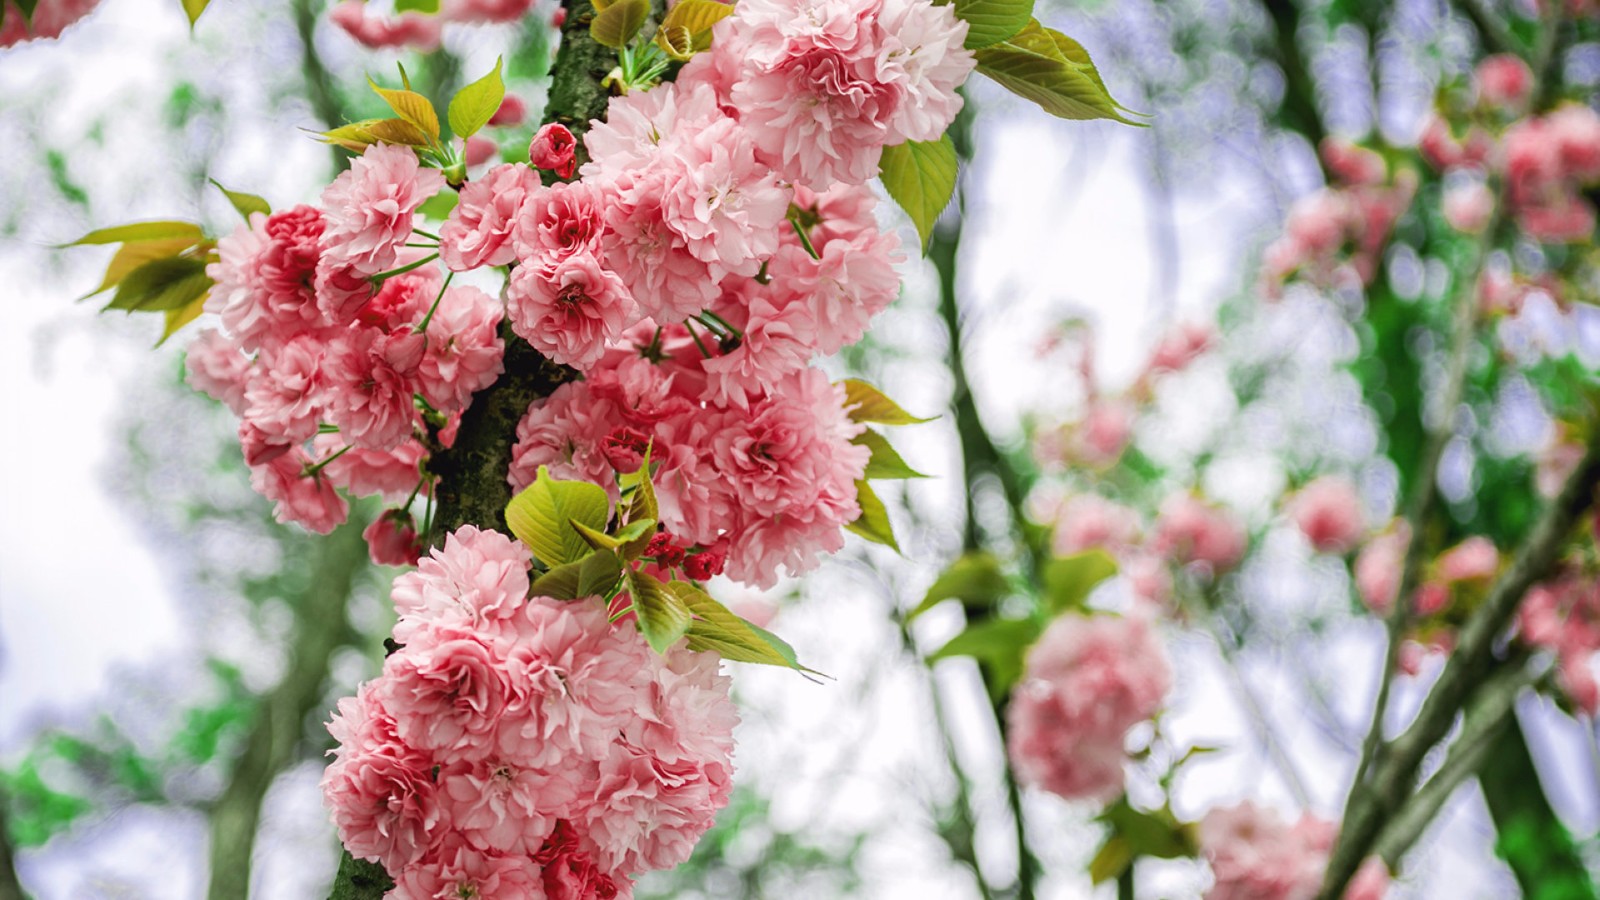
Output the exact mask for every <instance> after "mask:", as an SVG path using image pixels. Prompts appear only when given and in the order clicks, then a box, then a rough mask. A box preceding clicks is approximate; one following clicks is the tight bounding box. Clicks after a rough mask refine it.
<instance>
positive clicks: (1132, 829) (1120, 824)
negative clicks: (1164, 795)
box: [1096, 795, 1200, 877]
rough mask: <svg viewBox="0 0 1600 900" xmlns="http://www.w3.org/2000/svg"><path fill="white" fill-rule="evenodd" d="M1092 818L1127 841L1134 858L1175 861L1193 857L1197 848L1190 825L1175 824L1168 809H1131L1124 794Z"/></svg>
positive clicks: (1174, 819) (1176, 821) (1175, 820)
mask: <svg viewBox="0 0 1600 900" xmlns="http://www.w3.org/2000/svg"><path fill="white" fill-rule="evenodd" d="M1096 818H1098V819H1099V820H1100V821H1102V822H1104V823H1106V824H1107V825H1109V826H1110V827H1111V833H1112V834H1114V835H1117V836H1119V837H1121V838H1122V839H1123V840H1125V841H1127V842H1128V848H1129V849H1130V850H1131V851H1132V852H1133V855H1134V856H1154V857H1157V858H1159V859H1179V858H1182V857H1185V856H1193V855H1194V854H1195V853H1197V852H1198V851H1199V849H1200V848H1199V846H1198V844H1197V842H1196V840H1195V834H1194V826H1192V825H1189V824H1187V823H1184V822H1179V821H1178V817H1177V816H1175V815H1173V814H1172V810H1171V809H1168V808H1165V807H1163V808H1161V809H1157V810H1152V811H1150V812H1145V811H1144V810H1141V809H1135V808H1134V807H1133V805H1132V804H1130V803H1129V802H1128V797H1127V795H1123V796H1122V797H1120V798H1118V799H1117V801H1116V802H1115V803H1112V804H1111V805H1110V806H1107V807H1106V809H1105V811H1104V812H1102V813H1101V814H1100V815H1099V816H1097V817H1096ZM1113 877H1115V876H1113Z"/></svg>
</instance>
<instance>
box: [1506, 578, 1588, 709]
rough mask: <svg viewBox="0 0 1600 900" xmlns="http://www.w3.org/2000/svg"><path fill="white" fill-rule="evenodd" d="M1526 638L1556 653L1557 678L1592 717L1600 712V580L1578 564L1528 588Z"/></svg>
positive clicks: (1521, 613)
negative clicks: (1557, 575)
mask: <svg viewBox="0 0 1600 900" xmlns="http://www.w3.org/2000/svg"><path fill="white" fill-rule="evenodd" d="M1517 616H1518V618H1517V621H1518V624H1519V626H1520V628H1521V632H1522V639H1523V640H1524V641H1527V642H1528V643H1529V644H1532V645H1534V646H1536V647H1543V648H1545V649H1548V650H1550V651H1552V652H1554V653H1555V654H1556V660H1557V676H1558V677H1557V680H1558V682H1559V683H1560V685H1561V689H1562V690H1563V691H1565V692H1566V695H1567V696H1568V697H1569V698H1571V700H1572V702H1573V703H1574V704H1575V705H1576V706H1577V707H1578V708H1579V709H1581V710H1583V711H1584V712H1585V713H1587V714H1588V715H1589V716H1590V717H1591V718H1592V717H1594V716H1595V715H1596V714H1597V713H1600V579H1597V578H1596V577H1595V574H1594V573H1593V572H1585V571H1583V569H1582V568H1581V567H1579V566H1577V565H1573V566H1570V567H1569V569H1568V570H1567V571H1565V572H1563V573H1562V574H1561V575H1560V576H1559V577H1557V578H1555V579H1552V580H1550V581H1547V582H1545V583H1543V584H1539V585H1535V586H1534V587H1532V588H1530V589H1529V590H1528V596H1527V598H1526V599H1524V600H1523V601H1522V607H1521V608H1520V609H1519V610H1517Z"/></svg>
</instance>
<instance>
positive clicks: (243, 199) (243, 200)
mask: <svg viewBox="0 0 1600 900" xmlns="http://www.w3.org/2000/svg"><path fill="white" fill-rule="evenodd" d="M207 180H208V181H210V182H211V184H212V185H213V186H215V187H216V189H217V190H219V191H221V192H222V195H223V196H224V197H227V198H228V202H229V203H231V204H233V208H234V209H236V210H238V211H239V215H241V216H244V218H245V221H249V220H250V214H251V213H261V214H262V215H264V216H270V215H272V205H271V204H270V203H268V202H267V201H266V200H263V199H262V198H260V197H257V196H256V195H255V194H246V193H242V192H240V191H230V190H228V189H227V188H225V187H223V186H222V185H220V184H218V183H217V180H216V179H215V178H209V179H207Z"/></svg>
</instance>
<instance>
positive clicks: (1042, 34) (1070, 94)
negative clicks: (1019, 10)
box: [977, 20, 1138, 125]
mask: <svg viewBox="0 0 1600 900" xmlns="http://www.w3.org/2000/svg"><path fill="white" fill-rule="evenodd" d="M977 57H978V71H979V72H982V73H983V74H985V75H987V76H989V77H990V78H992V79H994V80H995V81H996V82H998V83H999V84H1000V85H1001V86H1002V87H1004V88H1005V89H1006V90H1008V91H1011V92H1012V93H1013V94H1016V95H1017V96H1019V97H1025V98H1027V99H1029V100H1032V101H1033V102H1035V103H1037V104H1039V106H1040V107H1041V108H1043V109H1044V111H1045V112H1047V113H1049V114H1051V115H1053V116H1057V117H1059V118H1063V119H1111V120H1113V121H1116V122H1121V123H1123V124H1125V125H1135V124H1138V123H1136V122H1133V121H1131V120H1129V119H1127V118H1126V117H1124V116H1123V115H1122V113H1123V112H1124V111H1126V108H1125V107H1124V106H1122V104H1120V103H1118V102H1117V101H1116V100H1114V99H1112V97H1111V94H1110V92H1109V91H1107V90H1106V85H1105V82H1104V81H1103V80H1102V79H1101V78H1100V71H1099V70H1098V69H1097V68H1095V65H1094V62H1093V61H1092V60H1091V59H1090V58H1089V53H1088V51H1087V50H1085V49H1084V48H1083V45H1082V44H1079V43H1078V42H1077V41H1075V40H1073V39H1072V38H1069V37H1067V36H1066V35H1064V34H1062V33H1060V32H1058V31H1055V30H1054V29H1050V28H1045V27H1044V26H1043V25H1040V24H1039V22H1038V21H1037V20H1031V21H1029V22H1028V24H1027V25H1026V26H1025V27H1024V28H1023V29H1022V30H1021V31H1019V32H1017V33H1016V34H1014V35H1012V36H1011V37H1010V38H1008V39H1007V40H1005V41H1003V42H1001V43H998V44H994V45H993V46H989V47H985V48H983V49H982V50H979V51H977Z"/></svg>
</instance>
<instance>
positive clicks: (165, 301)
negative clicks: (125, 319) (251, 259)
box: [106, 256, 212, 312]
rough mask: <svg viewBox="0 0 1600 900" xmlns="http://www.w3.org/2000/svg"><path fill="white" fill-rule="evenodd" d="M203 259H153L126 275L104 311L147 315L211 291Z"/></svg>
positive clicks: (182, 257)
mask: <svg viewBox="0 0 1600 900" xmlns="http://www.w3.org/2000/svg"><path fill="white" fill-rule="evenodd" d="M211 284H212V282H211V276H209V275H207V274H206V263H205V260H203V259H194V258H193V257H188V256H175V257H171V258H168V259H155V260H151V261H150V262H147V263H145V264H144V265H142V266H140V267H138V268H137V269H134V270H133V271H132V272H129V273H128V274H127V275H126V276H125V277H124V278H123V279H122V281H121V283H120V284H118V285H117V292H116V294H114V295H113V296H112V298H111V302H110V303H109V304H107V305H106V309H121V310H126V311H128V312H136V311H137V312H151V311H158V310H168V309H179V308H181V307H184V306H187V305H189V304H190V303H191V302H193V301H195V300H196V299H198V298H200V297H201V296H203V295H204V294H205V293H206V291H208V290H210V289H211Z"/></svg>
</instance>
